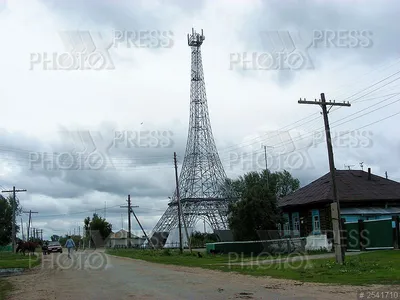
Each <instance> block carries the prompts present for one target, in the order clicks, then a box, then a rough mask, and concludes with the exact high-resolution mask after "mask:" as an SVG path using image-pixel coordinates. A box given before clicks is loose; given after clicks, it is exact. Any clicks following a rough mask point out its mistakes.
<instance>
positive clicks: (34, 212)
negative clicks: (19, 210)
mask: <svg viewBox="0 0 400 300" xmlns="http://www.w3.org/2000/svg"><path fill="white" fill-rule="evenodd" d="M28 213H29V221H28V230H27V232H28V239H27V241H29V238H30V232H31V224H32V214H37V213H38V212H37V211H31V210H30V211H24V214H28Z"/></svg>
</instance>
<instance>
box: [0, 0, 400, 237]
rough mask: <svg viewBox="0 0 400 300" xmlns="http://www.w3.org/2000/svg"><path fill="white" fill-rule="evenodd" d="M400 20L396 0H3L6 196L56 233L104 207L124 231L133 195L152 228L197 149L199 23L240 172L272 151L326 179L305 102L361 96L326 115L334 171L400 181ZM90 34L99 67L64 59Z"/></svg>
mask: <svg viewBox="0 0 400 300" xmlns="http://www.w3.org/2000/svg"><path fill="white" fill-rule="evenodd" d="M399 14H400V4H399V3H398V2H397V1H394V0H393V1H389V0H385V1H382V0H376V1H338V0H337V1H333V0H332V1H317V0H315V1H311V0H310V1H306V0H305V1H272V0H271V1H266V0H264V1H256V0H246V1H245V0H230V1H228V0H226V1H222V0H218V1H215V0H213V1H211V0H210V1H188V0H186V1H183V0H182V1H181V0H170V1H162V0H158V1H157V0H143V1H139V0H131V1H124V0H118V1H111V0H80V1H78V0H56V1H54V0H29V1H26V0H0V35H1V37H2V40H3V43H2V45H3V46H2V47H1V53H2V55H0V78H1V82H2V84H1V86H0V99H1V104H2V105H1V112H2V117H1V126H0V127H1V135H0V187H1V188H3V189H10V188H12V186H14V185H15V186H16V188H18V189H26V190H27V192H24V193H19V194H18V198H19V200H20V201H21V204H22V206H23V208H24V210H32V211H36V212H38V214H34V215H33V227H36V228H42V229H43V230H44V233H45V237H49V236H50V235H51V234H53V233H55V234H62V235H63V234H65V233H67V232H70V231H71V232H72V233H73V231H74V229H75V230H76V231H77V230H78V226H81V225H82V220H83V219H84V218H85V217H86V216H89V215H92V214H93V213H94V212H96V211H97V212H98V213H99V214H101V215H104V213H106V218H107V219H108V220H109V221H110V222H111V223H112V224H113V228H114V229H115V230H119V229H120V228H121V227H122V226H123V227H124V228H127V220H126V219H127V217H126V211H125V210H124V209H122V208H120V207H119V206H120V205H123V204H124V203H126V199H127V195H128V194H130V195H131V197H132V201H133V204H134V205H138V206H139V208H136V212H137V215H138V217H139V219H140V220H141V222H142V225H143V227H144V228H145V230H146V231H151V229H152V228H153V227H154V225H155V224H156V222H157V221H158V220H159V218H160V217H161V215H162V213H163V212H164V211H165V209H166V207H167V203H168V201H169V200H168V197H169V196H172V194H173V191H174V166H173V153H174V152H176V153H177V156H178V164H179V166H180V165H181V164H182V161H183V157H184V154H185V146H186V138H187V130H188V120H189V103H190V55H191V52H190V48H189V47H188V45H187V33H189V32H190V31H191V29H192V27H194V28H195V29H196V30H198V31H199V30H201V29H203V30H204V35H205V36H206V39H205V41H204V44H203V46H202V55H203V66H204V72H205V81H206V88H207V97H208V105H209V111H210V118H211V124H212V128H213V134H214V138H215V141H216V145H217V147H218V150H219V153H220V157H221V160H222V162H223V165H224V167H225V171H226V173H227V176H228V177H231V178H236V177H238V176H240V175H242V174H244V173H246V172H249V171H253V170H261V169H263V168H265V159H264V150H263V148H262V147H263V146H264V145H265V146H268V148H267V150H268V151H267V157H268V159H267V162H268V166H269V168H270V169H271V170H272V171H278V170H283V169H287V170H289V171H291V172H292V173H293V175H294V176H296V177H297V178H299V179H300V181H301V184H302V185H305V184H307V183H309V182H310V181H312V180H314V179H316V178H318V177H320V176H322V175H324V174H325V173H327V172H328V170H329V168H328V159H327V152H326V144H325V140H324V135H323V134H321V132H320V130H321V129H322V128H323V119H322V116H321V114H320V111H321V109H320V107H319V106H317V105H303V104H298V103H297V101H298V100H299V99H300V98H306V99H307V100H314V99H317V100H319V99H320V94H321V93H325V95H326V98H327V100H335V101H336V102H343V101H346V102H347V101H349V102H350V103H351V107H341V108H339V107H333V108H332V109H331V110H330V114H329V118H330V123H331V129H332V135H333V137H334V138H335V140H334V153H335V163H336V168H337V169H344V168H348V167H347V166H350V167H351V168H352V169H361V166H360V163H361V162H363V168H364V170H366V169H367V168H368V167H370V168H371V169H372V172H373V173H374V174H377V175H381V176H385V172H387V173H388V176H389V178H390V179H393V180H398V181H400V171H399V168H398V165H399V163H400V155H399V153H400V151H399V150H400V141H399V139H398V136H399V133H400V129H399V127H397V126H396V125H398V124H399V120H400V103H399V102H400V88H399V82H400V81H399V79H400V56H399V54H400V40H399V39H398V36H399V34H400V27H398V26H395V25H394V24H397V23H398V16H399ZM88 33H89V34H90V35H88ZM88 36H89V37H88ZM79 37H80V38H81V39H80V40H79V39H78V40H77V38H79ZM90 37H91V38H92V39H93V44H94V45H95V46H96V48H93V44H91V45H92V48H91V47H90V45H89V46H87V49H89V50H88V51H89V53H92V54H93V53H94V54H93V55H92V56H91V59H90V60H89V59H87V57H80V58H76V60H77V61H73V62H72V63H71V61H68V59H69V58H68V57H69V56H68V55H69V54H70V53H71V52H70V51H71V49H73V48H74V47H75V48H74V49H75V50H77V51H79V49H82V47H83V48H85V47H86V46H82V45H84V44H85V45H88V41H90ZM149 37H150V38H151V40H149ZM82 41H83V42H82ZM85 49H86V48H85ZM96 49H98V50H96ZM96 51H97V52H96ZM96 55H98V56H96ZM96 59H97V60H96ZM102 59H103V60H102ZM68 62H70V63H71V64H68ZM70 66H72V67H74V66H76V68H77V69H74V70H70V69H71V68H72V67H70ZM149 135H151V137H150V138H149ZM92 153H95V154H93V155H92ZM96 155H97V156H96ZM68 159H69V160H68ZM71 159H72V161H71ZM68 163H70V164H69V166H70V167H68ZM105 207H107V209H106V210H105V209H104V208H105ZM22 218H23V222H24V226H25V224H26V222H27V215H26V214H24V215H23V216H22ZM132 223H133V225H132V227H133V230H134V231H135V232H137V231H138V229H139V227H138V225H137V224H136V223H135V222H132ZM201 223H202V222H199V227H200V228H202V224H201Z"/></svg>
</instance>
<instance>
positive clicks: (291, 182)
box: [270, 170, 300, 199]
mask: <svg viewBox="0 0 400 300" xmlns="http://www.w3.org/2000/svg"><path fill="white" fill-rule="evenodd" d="M270 177H271V180H272V182H271V183H272V185H273V187H275V193H276V195H277V197H278V199H279V198H282V197H285V196H286V195H290V194H292V193H293V192H295V191H296V190H298V189H299V188H300V181H299V180H298V179H297V178H293V177H292V175H291V174H290V173H289V172H288V171H286V170H284V171H283V172H276V173H273V174H271V176H270Z"/></svg>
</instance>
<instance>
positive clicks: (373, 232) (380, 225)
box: [364, 219, 393, 249]
mask: <svg viewBox="0 0 400 300" xmlns="http://www.w3.org/2000/svg"><path fill="white" fill-rule="evenodd" d="M364 232H365V233H364V236H365V240H366V245H365V248H367V249H368V248H388V247H393V228H392V220H391V219H387V220H376V221H375V220H373V221H364Z"/></svg>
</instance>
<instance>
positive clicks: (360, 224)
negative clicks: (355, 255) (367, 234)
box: [358, 220, 365, 251]
mask: <svg viewBox="0 0 400 300" xmlns="http://www.w3.org/2000/svg"><path fill="white" fill-rule="evenodd" d="M363 231H364V221H363V220H358V242H359V243H360V251H364V250H365V243H364V238H363V236H364V235H363Z"/></svg>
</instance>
